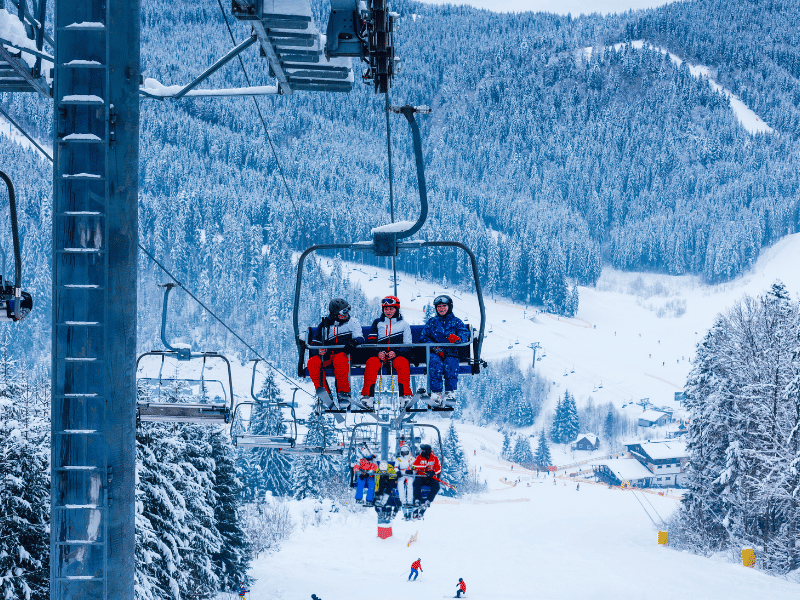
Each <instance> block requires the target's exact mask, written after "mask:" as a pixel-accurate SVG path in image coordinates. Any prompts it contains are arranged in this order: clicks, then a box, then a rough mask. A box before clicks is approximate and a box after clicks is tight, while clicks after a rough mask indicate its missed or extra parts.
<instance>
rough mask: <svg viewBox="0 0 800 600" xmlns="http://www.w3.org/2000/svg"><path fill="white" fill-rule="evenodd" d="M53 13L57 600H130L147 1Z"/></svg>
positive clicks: (66, 7) (114, 1)
mask: <svg viewBox="0 0 800 600" xmlns="http://www.w3.org/2000/svg"><path fill="white" fill-rule="evenodd" d="M19 1H20V2H21V3H23V4H24V3H25V0H19ZM54 14H55V23H54V30H55V77H54V82H53V104H54V106H53V114H54V120H55V122H54V126H53V130H54V139H53V152H54V156H53V163H54V169H53V275H52V276H53V321H52V324H53V333H52V335H53V337H52V342H53V346H52V463H51V477H52V480H51V485H52V492H51V509H52V513H51V538H50V539H51V547H50V549H51V555H50V556H51V560H50V569H51V570H50V577H51V579H50V582H51V587H50V597H51V598H52V600H67V599H68V598H69V599H77V598H81V599H83V598H87V599H88V598H93V599H112V598H113V599H114V600H133V598H134V585H133V583H134V569H135V563H134V550H135V535H134V522H135V521H134V519H135V513H134V478H135V472H136V447H135V435H136V418H135V412H136V263H137V241H138V213H137V202H138V173H139V169H138V164H139V89H138V88H139V69H140V67H139V64H140V61H139V35H140V31H139V29H140V21H141V15H140V3H139V1H138V0H56V4H55V11H54Z"/></svg>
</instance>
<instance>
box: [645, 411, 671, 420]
mask: <svg viewBox="0 0 800 600" xmlns="http://www.w3.org/2000/svg"><path fill="white" fill-rule="evenodd" d="M667 414H668V413H665V412H663V411H660V410H646V411H644V412H643V413H642V414H640V415H639V418H640V419H644V420H645V421H658V420H659V419H660V418H661V417H663V416H664V415H667Z"/></svg>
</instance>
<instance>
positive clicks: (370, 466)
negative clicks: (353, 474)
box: [353, 458, 378, 472]
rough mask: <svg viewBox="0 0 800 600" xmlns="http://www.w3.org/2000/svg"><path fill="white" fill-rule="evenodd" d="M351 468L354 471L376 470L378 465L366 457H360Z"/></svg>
mask: <svg viewBox="0 0 800 600" xmlns="http://www.w3.org/2000/svg"><path fill="white" fill-rule="evenodd" d="M353 470H354V471H364V472H369V471H377V470H378V465H376V464H375V463H371V462H369V461H368V460H367V459H366V458H362V459H361V460H360V461H358V462H357V463H356V464H355V466H354V467H353Z"/></svg>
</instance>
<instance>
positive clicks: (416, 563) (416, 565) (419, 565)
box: [411, 560, 422, 571]
mask: <svg viewBox="0 0 800 600" xmlns="http://www.w3.org/2000/svg"><path fill="white" fill-rule="evenodd" d="M411 568H412V569H416V570H417V571H421V570H422V563H421V562H419V561H418V560H415V561H414V562H413V563H411Z"/></svg>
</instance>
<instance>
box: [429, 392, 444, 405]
mask: <svg viewBox="0 0 800 600" xmlns="http://www.w3.org/2000/svg"><path fill="white" fill-rule="evenodd" d="M427 402H428V405H429V406H432V407H433V408H441V406H442V393H441V392H431V394H430V396H428V398H427Z"/></svg>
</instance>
